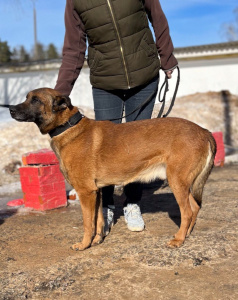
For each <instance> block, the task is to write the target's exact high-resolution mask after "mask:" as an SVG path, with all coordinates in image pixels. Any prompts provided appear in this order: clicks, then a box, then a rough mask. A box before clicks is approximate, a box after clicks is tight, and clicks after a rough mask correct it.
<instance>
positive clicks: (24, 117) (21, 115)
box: [9, 106, 34, 122]
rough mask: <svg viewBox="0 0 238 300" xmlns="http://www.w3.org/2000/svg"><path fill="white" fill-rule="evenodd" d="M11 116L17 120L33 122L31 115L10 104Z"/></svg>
mask: <svg viewBox="0 0 238 300" xmlns="http://www.w3.org/2000/svg"><path fill="white" fill-rule="evenodd" d="M9 110H10V115H11V117H12V118H13V119H14V120H16V121H18V122H34V118H33V116H29V115H26V114H25V113H24V112H20V111H18V110H16V109H14V106H10V108H9Z"/></svg>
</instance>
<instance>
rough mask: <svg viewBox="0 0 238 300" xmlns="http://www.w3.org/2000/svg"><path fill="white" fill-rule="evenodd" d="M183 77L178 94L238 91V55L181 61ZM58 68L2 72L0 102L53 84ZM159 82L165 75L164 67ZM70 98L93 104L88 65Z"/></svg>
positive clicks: (17, 99)
mask: <svg viewBox="0 0 238 300" xmlns="http://www.w3.org/2000/svg"><path fill="white" fill-rule="evenodd" d="M179 65H180V70H181V80H180V86H179V90H178V97H180V96H185V95H189V94H194V93H197V92H200V93H202V92H208V91H221V90H229V91H230V92H231V93H232V94H236V95H238V57H234V58H220V59H203V60H202V59H199V60H198V59H195V60H188V61H186V60H181V61H179ZM57 73H58V68H56V69H53V70H38V71H27V72H9V73H1V74H0V104H4V103H5V104H8V103H10V104H16V103H20V102H22V101H23V100H24V99H25V96H26V94H27V93H28V92H29V91H30V90H32V89H36V88H40V87H50V88H54V86H55V83H56V80H57ZM160 74H161V80H160V84H161V83H162V81H163V79H164V74H163V72H162V71H161V72H160ZM176 77H177V74H176V71H175V72H174V74H173V78H172V79H171V80H170V81H169V82H170V90H169V95H168V98H170V97H171V96H172V93H173V90H174V86H175V82H176ZM71 99H72V102H73V104H74V105H77V106H84V107H93V100H92V88H91V85H90V82H89V69H88V68H87V67H85V68H83V69H82V72H81V74H80V76H79V78H78V80H77V82H76V84H75V87H74V89H73V92H72V93H71Z"/></svg>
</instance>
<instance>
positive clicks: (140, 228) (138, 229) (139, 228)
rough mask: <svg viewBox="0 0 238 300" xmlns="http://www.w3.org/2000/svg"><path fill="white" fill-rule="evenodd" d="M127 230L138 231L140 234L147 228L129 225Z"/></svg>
mask: <svg viewBox="0 0 238 300" xmlns="http://www.w3.org/2000/svg"><path fill="white" fill-rule="evenodd" d="M127 228H128V229H129V230H130V231H137V232H139V231H143V230H144V229H145V227H143V228H142V227H130V226H128V225H127Z"/></svg>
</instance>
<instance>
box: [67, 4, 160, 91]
mask: <svg viewBox="0 0 238 300" xmlns="http://www.w3.org/2000/svg"><path fill="white" fill-rule="evenodd" d="M73 3H74V7H75V10H76V11H77V13H78V14H79V16H80V18H81V20H82V22H83V24H84V27H85V32H86V34H87V38H88V44H89V45H88V64H89V67H90V79H91V83H92V85H93V86H94V87H97V88H102V89H105V90H114V89H128V88H133V87H136V86H139V85H143V84H145V83H147V82H149V81H150V80H151V79H152V78H153V77H155V76H156V75H157V74H158V72H159V68H160V62H159V58H158V52H157V48H156V45H155V43H154V40H153V36H152V33H151V30H150V28H149V25H148V19H147V14H146V12H145V9H144V5H143V3H142V1H141V0H73Z"/></svg>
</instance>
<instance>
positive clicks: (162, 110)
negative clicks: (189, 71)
mask: <svg viewBox="0 0 238 300" xmlns="http://www.w3.org/2000/svg"><path fill="white" fill-rule="evenodd" d="M176 69H177V71H178V75H177V81H176V86H175V90H174V94H173V97H172V99H171V103H170V106H169V109H168V111H167V113H166V114H164V115H163V118H166V117H167V116H168V115H169V113H170V112H171V110H172V108H173V106H174V102H175V99H176V96H177V92H178V88H179V83H180V70H179V67H178V66H177V67H176ZM164 87H165V88H164ZM163 88H164V95H163V98H162V99H161V93H162V90H163ZM168 91H169V82H168V77H167V76H166V75H165V79H164V82H163V84H162V86H161V88H160V91H159V96H158V100H159V102H160V103H162V106H161V108H160V111H159V113H158V116H157V118H161V116H162V114H163V112H164V107H165V99H166V93H167V92H168ZM160 99H161V100H160Z"/></svg>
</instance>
